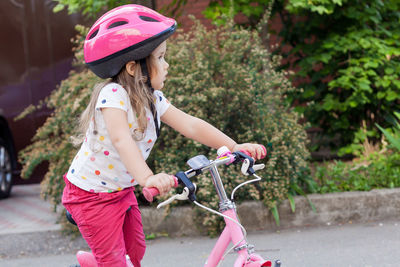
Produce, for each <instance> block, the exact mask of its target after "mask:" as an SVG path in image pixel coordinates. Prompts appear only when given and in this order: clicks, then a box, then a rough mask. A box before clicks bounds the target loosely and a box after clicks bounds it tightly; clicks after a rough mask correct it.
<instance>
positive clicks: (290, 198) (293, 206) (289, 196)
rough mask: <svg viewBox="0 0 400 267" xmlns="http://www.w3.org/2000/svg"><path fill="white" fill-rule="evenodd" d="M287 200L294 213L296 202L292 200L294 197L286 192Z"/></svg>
mask: <svg viewBox="0 0 400 267" xmlns="http://www.w3.org/2000/svg"><path fill="white" fill-rule="evenodd" d="M288 200H289V203H290V208H291V209H292V212H293V213H294V212H295V210H296V203H295V202H294V198H293V196H292V195H291V194H288Z"/></svg>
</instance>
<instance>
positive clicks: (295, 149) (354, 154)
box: [20, 0, 400, 234]
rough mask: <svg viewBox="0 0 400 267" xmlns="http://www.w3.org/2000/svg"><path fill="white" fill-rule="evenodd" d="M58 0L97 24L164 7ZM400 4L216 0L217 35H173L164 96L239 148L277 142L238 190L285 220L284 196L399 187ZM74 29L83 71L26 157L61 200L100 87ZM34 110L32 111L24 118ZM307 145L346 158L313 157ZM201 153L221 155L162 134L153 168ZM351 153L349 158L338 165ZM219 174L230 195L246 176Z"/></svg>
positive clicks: (179, 165) (212, 14) (67, 86)
mask: <svg viewBox="0 0 400 267" xmlns="http://www.w3.org/2000/svg"><path fill="white" fill-rule="evenodd" d="M55 1H56V2H58V5H57V6H56V7H55V11H57V10H61V9H63V8H67V9H68V10H69V12H70V13H73V12H82V13H83V14H85V15H86V16H87V17H88V18H91V19H94V18H96V17H98V15H99V14H101V13H103V12H105V11H106V10H108V9H111V8H113V7H115V6H119V5H121V4H125V3H132V2H135V3H139V4H143V3H142V2H146V3H147V5H149V4H150V5H152V6H153V7H154V6H155V5H156V2H157V1H123V0H121V1H118V0H115V1H113V0H101V1H91V0H84V1H76V0H55ZM187 4H188V1H187V0H172V1H170V2H169V4H166V5H165V6H162V7H157V9H158V10H162V12H163V13H164V14H166V15H169V16H179V15H181V14H182V13H183V10H184V9H185V6H186V5H187ZM399 5H400V2H399V1H396V0H388V1H379V0H367V1H361V0H354V1H350V0H312V1H310V0H287V1H283V0H275V1H271V0H256V1H251V0H240V1H232V0H220V1H214V0H211V1H210V2H209V5H208V7H207V8H206V9H205V10H204V11H203V14H204V15H205V16H206V17H207V18H209V19H211V20H212V21H213V23H214V24H215V26H214V27H213V28H212V29H206V28H205V27H204V26H203V25H201V24H200V23H199V22H196V23H195V26H194V28H192V29H191V30H190V31H189V32H187V33H183V32H179V33H178V34H176V36H175V38H171V40H170V42H169V43H168V61H169V62H170V70H169V79H168V80H167V83H166V90H165V94H166V95H167V97H168V98H169V99H170V101H171V102H172V103H173V104H174V105H176V106H177V107H179V108H182V109H183V110H184V111H186V112H188V113H190V114H192V115H195V116H198V117H200V118H203V119H205V120H207V121H209V122H211V123H212V124H214V125H215V126H217V127H218V128H220V129H221V130H223V131H224V132H226V133H227V134H228V135H230V136H232V137H233V138H234V139H236V140H238V141H241V142H245V141H256V142H260V143H264V144H266V143H268V142H270V143H272V144H273V146H274V151H273V153H272V155H271V159H270V161H269V162H268V163H267V168H266V170H265V171H264V172H263V173H262V174H261V175H262V176H263V177H264V178H265V180H264V181H263V182H261V183H259V184H256V185H255V186H247V187H246V188H243V189H241V190H240V191H239V192H238V199H239V201H242V200H246V199H257V200H261V201H263V202H264V203H265V204H266V205H267V206H268V207H269V208H270V209H271V210H272V212H273V214H274V216H275V218H276V220H277V222H279V215H278V214H277V212H276V207H277V205H279V203H280V202H281V201H282V200H284V199H286V198H287V199H289V201H290V202H291V203H294V202H293V196H294V195H305V194H306V193H328V192H337V191H349V190H371V189H374V188H391V187H398V186H400V184H399V183H400V182H399V177H400V176H399V169H400V159H399V151H400V150H399V148H398V143H399V142H400V136H399V130H400V129H399V128H398V127H399V126H398V117H396V116H398V113H397V112H398V111H399V104H400V96H399V94H400V80H399V73H400V64H399V63H400V43H399V42H400V29H399V27H398V24H399V22H400V11H399V9H400V8H399ZM276 25H278V26H276ZM77 30H78V32H79V34H78V36H77V38H76V39H75V40H74V42H75V47H76V48H75V56H76V60H75V70H74V71H72V72H71V73H70V76H69V78H68V79H66V80H64V81H63V82H62V83H61V84H60V86H59V87H58V88H57V89H56V90H55V91H54V92H53V93H52V94H51V96H49V97H48V98H47V99H46V100H44V101H43V102H42V103H41V104H40V105H47V106H48V107H50V108H51V109H53V110H54V112H53V114H52V116H50V117H49V118H48V120H47V121H46V123H45V124H44V125H43V127H41V128H40V129H39V130H38V132H37V134H36V136H35V137H34V139H33V140H32V141H33V142H32V144H31V145H30V146H28V147H27V148H26V149H25V150H24V151H23V152H22V153H21V154H20V160H21V162H22V164H23V173H22V175H23V176H25V177H29V175H30V174H31V173H32V171H33V169H34V168H35V167H36V166H37V165H38V164H40V163H41V162H42V161H48V162H49V171H48V172H47V174H46V177H45V179H44V181H43V192H44V195H45V196H46V197H48V198H50V199H51V200H52V201H53V203H55V204H57V203H59V201H60V196H61V192H62V188H63V185H64V183H63V181H62V175H63V174H64V173H65V172H66V170H67V169H68V166H69V163H70V161H71V159H72V157H73V156H74V154H75V152H76V150H77V149H76V148H74V147H73V146H72V145H71V143H70V142H69V136H71V135H74V134H75V132H74V127H75V125H76V123H77V118H78V117H79V115H80V113H81V112H82V111H83V109H84V108H85V106H86V103H87V101H88V99H89V96H90V94H91V90H92V88H93V85H94V84H95V83H97V82H99V79H98V78H97V77H95V76H94V75H93V74H92V73H91V72H89V71H88V70H87V69H86V67H85V66H84V63H83V51H82V44H83V37H82V36H85V34H86V32H87V29H86V28H85V27H82V26H78V27H77ZM271 36H272V38H271ZM40 105H39V106H40ZM36 108H37V107H33V106H31V107H28V108H27V109H26V111H25V112H24V113H23V114H21V117H22V116H24V115H26V114H28V113H29V112H33V111H34V110H35V109H36ZM294 110H295V111H296V112H294ZM66 126H68V127H66ZM306 130H307V132H308V136H307V134H306ZM307 147H308V150H311V151H321V150H325V151H328V152H329V153H328V156H329V155H330V157H326V158H327V159H329V158H331V157H332V156H333V157H336V158H337V159H338V160H336V161H329V162H322V163H321V162H315V161H313V159H312V158H310V157H309V152H308V150H307ZM196 154H204V155H206V156H208V157H210V158H213V157H214V155H215V151H212V150H210V149H208V148H206V147H204V146H201V145H200V144H198V143H195V142H193V141H190V140H186V139H184V138H182V137H181V136H179V135H177V134H176V133H175V132H173V131H171V130H170V129H168V128H167V127H165V128H164V129H163V132H162V136H161V138H160V140H159V142H158V144H157V147H156V148H155V149H154V150H153V153H152V156H151V158H150V159H149V165H150V166H151V167H152V168H154V169H155V171H161V170H164V171H168V172H172V173H173V172H175V171H177V170H180V169H186V166H185V164H184V162H185V161H186V160H187V159H188V158H190V157H191V156H194V155H196ZM345 155H347V156H350V158H352V159H353V160H352V161H344V159H345V158H341V159H342V160H340V158H338V157H341V156H345ZM314 160H315V159H314ZM221 172H222V174H223V175H224V177H229V178H228V179H227V180H226V182H227V186H228V187H229V188H233V187H234V186H235V185H237V184H238V183H240V182H242V181H244V180H243V179H245V177H241V176H239V175H238V172H237V170H232V169H226V170H225V169H223V170H222V171H221ZM198 184H199V186H200V188H201V190H200V191H199V198H200V199H201V200H203V201H212V203H214V204H212V205H213V207H214V208H215V207H216V205H217V202H216V196H215V194H214V193H213V192H214V191H213V189H212V185H211V181H210V179H204V178H201V179H199V181H198ZM139 197H140V196H139ZM203 215H204V214H203ZM199 221H200V222H201V223H202V224H203V225H205V226H207V230H208V232H209V233H211V234H212V233H215V231H217V230H218V229H219V228H220V227H221V225H222V224H221V222H222V221H221V220H216V219H215V218H214V217H213V216H211V215H210V216H208V217H204V216H202V217H199Z"/></svg>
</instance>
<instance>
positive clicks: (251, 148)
mask: <svg viewBox="0 0 400 267" xmlns="http://www.w3.org/2000/svg"><path fill="white" fill-rule="evenodd" d="M240 150H245V151H247V152H249V153H250V154H251V156H252V157H253V158H254V159H256V160H258V159H262V158H264V157H265V156H266V151H265V150H264V149H263V148H262V146H261V145H259V144H250V143H244V144H236V145H235V146H234V147H233V152H235V151H240Z"/></svg>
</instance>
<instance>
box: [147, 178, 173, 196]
mask: <svg viewBox="0 0 400 267" xmlns="http://www.w3.org/2000/svg"><path fill="white" fill-rule="evenodd" d="M174 185H175V180H174V177H173V176H172V175H169V174H166V173H158V174H156V175H151V176H149V177H148V178H147V181H146V184H145V187H156V188H157V189H158V191H160V195H161V196H163V195H165V194H167V193H168V192H169V191H170V190H171V188H172V187H173V186H174Z"/></svg>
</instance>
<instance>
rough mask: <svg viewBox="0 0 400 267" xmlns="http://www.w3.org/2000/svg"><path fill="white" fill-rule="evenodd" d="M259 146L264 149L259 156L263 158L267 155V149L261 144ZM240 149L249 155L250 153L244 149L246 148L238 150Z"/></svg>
mask: <svg viewBox="0 0 400 267" xmlns="http://www.w3.org/2000/svg"><path fill="white" fill-rule="evenodd" d="M260 146H261V147H262V149H263V150H264V153H263V154H262V155H261V158H260V159H263V158H265V157H266V156H267V149H266V148H265V146H263V145H260ZM240 151H241V152H243V153H245V154H246V155H247V156H249V157H251V154H250V153H249V152H248V151H246V150H240Z"/></svg>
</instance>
